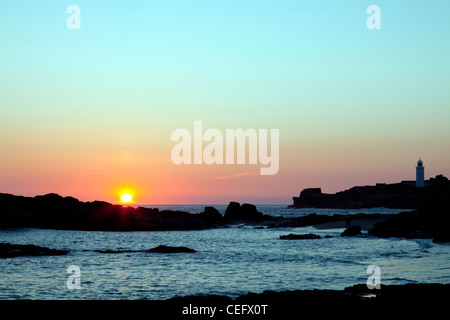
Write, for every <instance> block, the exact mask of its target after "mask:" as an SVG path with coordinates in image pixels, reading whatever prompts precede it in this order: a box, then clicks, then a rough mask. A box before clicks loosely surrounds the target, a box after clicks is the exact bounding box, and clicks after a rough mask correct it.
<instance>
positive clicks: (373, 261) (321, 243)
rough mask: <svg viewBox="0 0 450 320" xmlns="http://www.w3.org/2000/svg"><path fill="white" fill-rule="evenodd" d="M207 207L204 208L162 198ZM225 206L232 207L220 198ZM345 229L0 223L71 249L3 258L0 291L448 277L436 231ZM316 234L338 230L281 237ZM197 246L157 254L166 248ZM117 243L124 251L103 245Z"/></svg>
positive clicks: (87, 294) (205, 289)
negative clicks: (346, 232)
mask: <svg viewBox="0 0 450 320" xmlns="http://www.w3.org/2000/svg"><path fill="white" fill-rule="evenodd" d="M159 207H160V208H162V209H164V208H169V209H178V210H186V211H190V212H201V211H202V210H203V207H204V206H171V207H169V206H159ZM215 207H216V208H218V209H219V211H221V212H224V211H225V208H226V206H215ZM258 209H259V210H260V211H262V212H264V213H265V214H270V215H280V216H301V215H305V214H309V213H313V212H315V213H318V214H333V213H341V214H342V213H359V212H368V213H375V212H377V213H393V212H398V211H399V210H397V211H393V210H387V209H383V208H378V209H370V210H324V209H285V207H284V206H258ZM342 231H343V229H330V230H323V229H321V230H318V229H315V228H314V227H305V228H282V229H264V228H255V227H249V226H245V225H236V226H233V227H230V228H222V229H212V230H201V231H157V232H98V231H64V230H47V229H8V230H0V242H9V243H14V244H35V245H40V246H45V247H50V248H55V249H65V250H70V253H69V254H68V255H65V256H43V257H16V258H6V259H0V299H100V300H111V299H127V300H128V299H152V300H159V299H167V298H171V297H175V296H186V295H205V294H220V295H228V296H230V297H236V296H239V295H242V294H246V293H248V292H256V293H259V292H263V291H265V290H275V291H282V290H298V289H343V288H345V287H346V286H351V285H354V284H359V283H366V281H367V278H368V277H369V276H370V275H369V274H367V273H366V271H367V267H368V266H369V265H377V266H379V267H380V271H381V285H383V284H405V283H450V245H449V244H436V243H432V242H431V239H421V240H405V239H397V238H389V239H379V238H374V237H370V236H363V237H350V238H347V237H340V233H341V232H342ZM309 232H313V233H316V234H319V235H321V236H325V235H331V236H332V238H326V239H325V238H324V237H322V239H317V240H297V241H287V240H280V239H279V236H280V235H285V234H289V233H309ZM159 245H170V246H186V247H189V248H192V249H195V250H197V251H198V252H197V253H176V254H158V253H149V252H146V250H148V249H150V248H153V247H156V246H159ZM99 250H117V251H120V253H100V252H98V251H99ZM71 265H76V266H78V267H79V268H80V289H72V290H71V289H69V288H68V287H67V279H68V277H69V276H70V275H71V274H69V273H67V268H68V267H69V266H71Z"/></svg>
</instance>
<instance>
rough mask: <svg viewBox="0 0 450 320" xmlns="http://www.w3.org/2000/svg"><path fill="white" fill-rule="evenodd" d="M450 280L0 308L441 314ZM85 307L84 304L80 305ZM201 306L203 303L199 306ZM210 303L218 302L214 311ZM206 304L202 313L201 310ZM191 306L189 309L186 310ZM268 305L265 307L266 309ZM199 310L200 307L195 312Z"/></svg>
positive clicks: (165, 315)
mask: <svg viewBox="0 0 450 320" xmlns="http://www.w3.org/2000/svg"><path fill="white" fill-rule="evenodd" d="M449 301H450V284H434V283H431V284H404V285H381V288H380V289H372V290H370V289H368V288H367V286H366V285H365V284H357V285H354V286H351V287H347V288H345V289H343V290H296V291H281V292H275V291H265V292H263V293H248V294H246V295H243V296H239V297H237V298H235V299H232V298H230V297H228V296H223V295H207V296H186V297H175V298H171V299H168V300H119V301H111V300H102V301H99V300H97V301H80V300H78V301H73V300H70V301H69V300H65V301H39V300H29V301H24V300H21V301H11V300H9V301H5V300H3V301H0V308H2V310H3V311H4V312H5V311H8V310H11V311H13V312H14V315H15V316H23V315H25V314H28V312H32V313H33V314H36V312H43V313H47V312H48V311H49V310H58V309H57V308H61V307H62V308H63V309H59V310H86V312H87V313H86V315H87V314H88V315H89V316H90V317H94V316H97V315H98V316H102V317H105V316H109V315H111V316H113V315H117V314H120V313H122V312H124V310H128V311H129V312H133V314H143V315H144V314H147V315H149V316H150V315H151V316H152V317H156V318H158V319H297V318H303V317H306V315H307V314H309V316H310V315H312V316H314V317H319V318H325V317H333V318H336V317H343V318H350V319H357V318H358V319H360V318H361V317H362V316H369V317H374V316H380V317H386V316H387V315H389V317H394V316H401V317H402V318H406V317H408V316H414V318H415V317H417V315H418V313H419V312H420V314H422V315H424V316H426V317H427V318H433V317H441V316H442V314H445V313H443V312H447V308H448V302H449ZM80 308H81V309H80ZM200 308H203V309H200ZM207 308H208V310H211V309H209V308H214V316H212V315H211V312H209V311H208V312H209V313H207V311H206V310H207ZM200 310H202V313H203V314H199V312H200ZM189 311H190V312H191V313H190V314H185V312H189ZM263 311H264V312H263ZM196 312H197V313H196Z"/></svg>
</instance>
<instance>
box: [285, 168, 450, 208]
mask: <svg viewBox="0 0 450 320" xmlns="http://www.w3.org/2000/svg"><path fill="white" fill-rule="evenodd" d="M293 202H294V203H293V205H291V206H290V207H291V208H341V209H358V208H376V207H385V208H397V209H419V208H424V207H429V206H433V205H435V204H436V203H442V202H447V203H448V202H450V182H449V180H448V179H447V178H446V177H444V176H442V175H438V176H436V178H431V179H429V180H427V181H426V183H425V187H423V188H417V187H416V186H415V183H414V182H411V181H402V182H400V183H392V184H385V183H382V184H377V185H375V186H357V187H352V188H350V189H348V190H345V191H341V192H337V193H334V194H327V193H322V191H321V189H320V188H308V189H304V190H303V191H301V192H300V195H299V196H298V197H293Z"/></svg>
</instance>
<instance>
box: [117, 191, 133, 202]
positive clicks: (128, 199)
mask: <svg viewBox="0 0 450 320" xmlns="http://www.w3.org/2000/svg"><path fill="white" fill-rule="evenodd" d="M120 199H121V200H122V202H131V200H132V199H133V197H132V196H131V194H129V193H124V194H123V195H122V196H121V197H120Z"/></svg>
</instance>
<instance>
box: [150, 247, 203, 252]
mask: <svg viewBox="0 0 450 320" xmlns="http://www.w3.org/2000/svg"><path fill="white" fill-rule="evenodd" d="M148 252H157V253H180V252H189V253H190V252H197V251H195V250H193V249H190V248H186V247H170V246H158V247H156V248H153V249H149V250H148Z"/></svg>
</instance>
